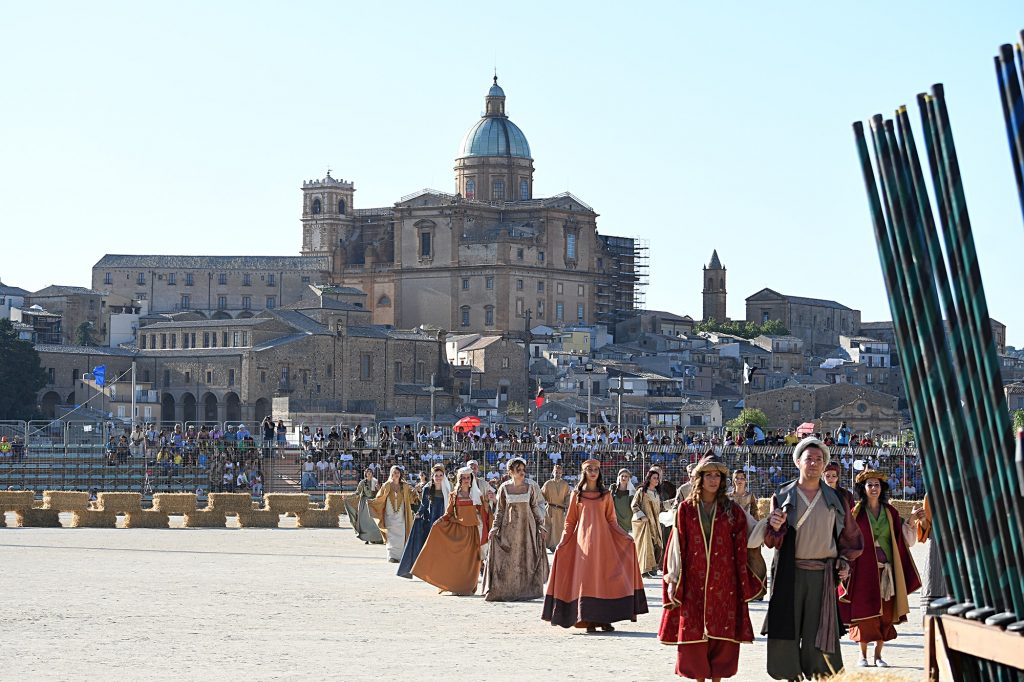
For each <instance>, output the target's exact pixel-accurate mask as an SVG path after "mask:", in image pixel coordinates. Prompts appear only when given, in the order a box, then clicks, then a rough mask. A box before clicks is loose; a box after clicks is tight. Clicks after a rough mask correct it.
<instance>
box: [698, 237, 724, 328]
mask: <svg viewBox="0 0 1024 682" xmlns="http://www.w3.org/2000/svg"><path fill="white" fill-rule="evenodd" d="M702 293H703V294H704V320H715V321H716V322H725V321H726V319H728V318H727V317H726V313H725V267H724V266H723V265H722V261H720V260H719V259H718V250H717V249H715V251H713V252H712V254H711V262H710V263H708V264H707V265H705V266H704V291H703V292H702Z"/></svg>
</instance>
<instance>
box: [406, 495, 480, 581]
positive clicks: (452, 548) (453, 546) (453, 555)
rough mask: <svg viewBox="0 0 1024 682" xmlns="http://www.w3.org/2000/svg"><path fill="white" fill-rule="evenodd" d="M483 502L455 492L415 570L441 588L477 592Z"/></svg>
mask: <svg viewBox="0 0 1024 682" xmlns="http://www.w3.org/2000/svg"><path fill="white" fill-rule="evenodd" d="M481 523H482V519H481V515H480V506H479V505H476V504H473V500H472V499H469V498H460V497H458V495H456V494H455V493H452V494H451V495H449V496H448V510H447V511H446V512H445V514H444V516H442V517H441V518H440V519H438V521H437V523H435V524H434V525H433V526H432V527H431V529H430V534H429V535H428V536H427V541H426V543H425V544H424V545H423V549H422V550H420V555H419V558H417V559H416V563H415V564H413V567H412V574H413V575H414V576H416V577H417V578H419V579H420V580H422V581H423V582H426V583H430V584H431V585H433V586H434V587H436V588H438V589H439V590H440V591H442V592H446V591H447V592H451V593H452V594H457V595H467V594H475V593H476V588H477V583H478V581H479V579H480V564H481V556H480V525H481Z"/></svg>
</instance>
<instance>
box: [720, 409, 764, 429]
mask: <svg viewBox="0 0 1024 682" xmlns="http://www.w3.org/2000/svg"><path fill="white" fill-rule="evenodd" d="M747 424H756V425H757V426H760V427H761V429H762V430H767V429H768V415H766V414H765V413H764V412H762V411H761V410H759V409H757V408H756V407H744V408H743V410H742V411H740V414H739V416H738V417H736V418H735V419H733V420H731V421H730V422H729V423H728V424H726V425H725V427H726V428H727V429H729V430H730V431H732V432H733V433H736V432H737V431H743V430H744V429H745V428H747Z"/></svg>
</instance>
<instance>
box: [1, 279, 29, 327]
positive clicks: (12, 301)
mask: <svg viewBox="0 0 1024 682" xmlns="http://www.w3.org/2000/svg"><path fill="white" fill-rule="evenodd" d="M29 295H30V294H29V292H27V291H25V290H24V289H22V288H21V287H12V286H8V285H7V284H4V283H3V282H0V319H2V320H9V319H11V308H21V307H22V306H24V305H25V297H26V296H29Z"/></svg>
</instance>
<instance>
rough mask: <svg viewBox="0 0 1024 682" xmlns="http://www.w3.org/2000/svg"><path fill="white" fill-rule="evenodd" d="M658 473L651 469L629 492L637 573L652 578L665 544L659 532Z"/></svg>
mask: <svg viewBox="0 0 1024 682" xmlns="http://www.w3.org/2000/svg"><path fill="white" fill-rule="evenodd" d="M660 483H661V474H659V473H658V471H657V470H656V469H653V468H652V469H651V470H650V471H648V472H647V476H646V477H644V482H643V485H641V486H640V489H639V490H637V491H636V495H634V496H633V504H632V509H633V538H634V539H635V540H636V552H637V559H638V560H639V562H640V573H642V574H643V575H644V576H645V577H649V578H653V577H655V576H656V575H657V572H658V567H659V566H661V558H662V554H663V551H664V549H665V545H664V544H663V540H662V536H661V522H660V520H659V515H660V514H661V512H662V506H661V497H660V496H659V495H658V485H659V484H660Z"/></svg>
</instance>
